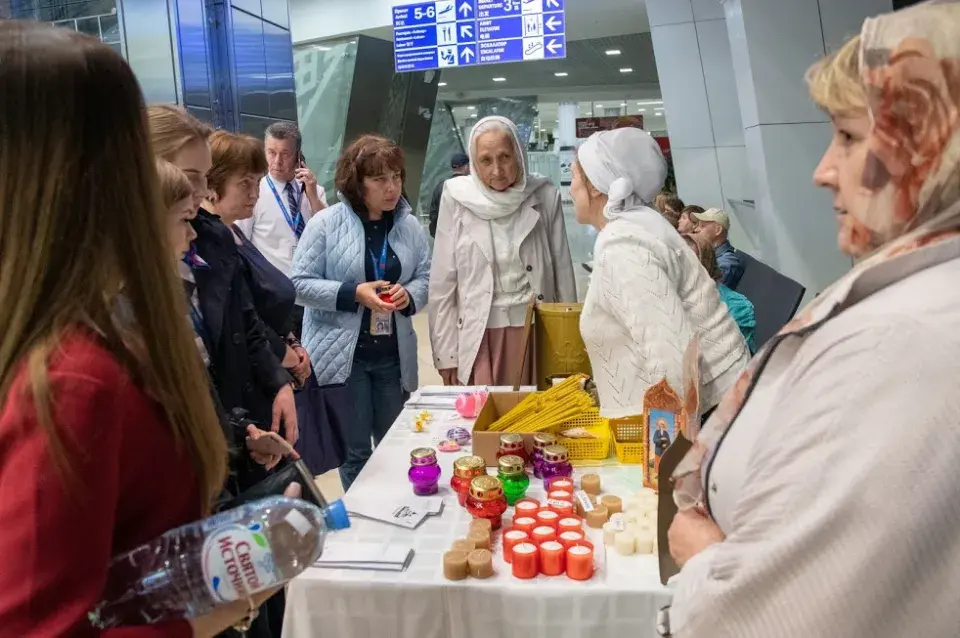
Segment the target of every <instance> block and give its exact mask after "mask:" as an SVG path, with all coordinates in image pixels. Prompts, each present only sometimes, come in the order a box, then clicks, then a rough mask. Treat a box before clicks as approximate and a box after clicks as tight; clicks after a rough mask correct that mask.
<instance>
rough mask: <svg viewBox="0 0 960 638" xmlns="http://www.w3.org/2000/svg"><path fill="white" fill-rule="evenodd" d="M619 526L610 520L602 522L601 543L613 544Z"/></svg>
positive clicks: (618, 531)
mask: <svg viewBox="0 0 960 638" xmlns="http://www.w3.org/2000/svg"><path fill="white" fill-rule="evenodd" d="M620 531H621V530H620V528H619V527H617V526H616V525H614V524H613V523H611V522H609V521H608V522H606V523H604V524H603V544H604V545H613V539H614V538H615V537H616V535H617V534H619V533H620Z"/></svg>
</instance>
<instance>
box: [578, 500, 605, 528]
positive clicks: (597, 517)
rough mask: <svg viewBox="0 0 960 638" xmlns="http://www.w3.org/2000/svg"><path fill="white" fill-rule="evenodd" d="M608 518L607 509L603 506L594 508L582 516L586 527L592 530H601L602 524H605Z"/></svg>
mask: <svg viewBox="0 0 960 638" xmlns="http://www.w3.org/2000/svg"><path fill="white" fill-rule="evenodd" d="M608 518H609V514H608V513H607V507H606V506H605V505H597V506H595V507H594V508H593V509H592V510H591V511H589V512H587V513H586V515H585V516H584V520H586V521H587V525H588V526H590V527H592V528H593V529H600V528H602V527H603V524H604V523H606V522H607V519H608Z"/></svg>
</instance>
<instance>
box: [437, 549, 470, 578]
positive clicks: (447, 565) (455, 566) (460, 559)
mask: <svg viewBox="0 0 960 638" xmlns="http://www.w3.org/2000/svg"><path fill="white" fill-rule="evenodd" d="M467 554H468V552H464V551H451V552H447V553H446V554H444V555H443V577H444V578H446V579H447V580H463V579H464V578H466V577H467V574H468V573H469V567H468V562H467Z"/></svg>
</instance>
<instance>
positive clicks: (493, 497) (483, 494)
mask: <svg viewBox="0 0 960 638" xmlns="http://www.w3.org/2000/svg"><path fill="white" fill-rule="evenodd" d="M466 507H467V511H468V512H469V513H470V515H471V516H473V517H474V518H485V519H487V520H488V521H490V527H491V529H493V530H498V529H500V526H501V525H502V524H503V513H504V512H506V511H507V499H506V497H505V496H504V495H503V486H502V485H500V481H498V480H497V477H495V476H478V477H477V478H475V479H473V480H472V481H470V494H469V495H467V503H466Z"/></svg>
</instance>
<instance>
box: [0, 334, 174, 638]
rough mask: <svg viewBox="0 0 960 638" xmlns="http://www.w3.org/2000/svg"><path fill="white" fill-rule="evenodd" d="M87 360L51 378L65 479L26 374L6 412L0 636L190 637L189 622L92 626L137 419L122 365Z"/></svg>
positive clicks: (0, 468) (1, 444)
mask: <svg viewBox="0 0 960 638" xmlns="http://www.w3.org/2000/svg"><path fill="white" fill-rule="evenodd" d="M85 354H87V353H85ZM83 364H84V365H83V368H82V370H81V371H78V370H71V371H60V372H57V371H56V370H53V371H51V372H50V375H49V378H50V388H51V396H53V397H55V398H56V404H55V406H54V412H53V420H54V422H55V423H56V424H57V430H58V433H59V436H60V439H61V441H63V443H64V445H65V448H66V449H67V451H68V452H67V454H68V458H69V467H68V469H67V470H66V473H65V472H63V471H61V470H60V469H59V468H58V466H57V464H56V463H55V462H54V461H53V459H52V457H51V454H50V448H49V445H48V438H47V435H46V434H45V433H44V431H43V429H42V427H41V426H40V424H39V423H38V420H37V415H36V411H35V409H34V406H33V403H32V399H30V396H31V395H30V393H29V392H25V391H24V389H25V387H26V384H25V382H24V378H25V376H26V375H25V374H21V375H20V376H19V378H18V379H17V380H16V381H15V382H14V384H13V386H12V388H11V390H10V393H9V394H8V396H7V400H6V402H5V403H4V404H3V405H2V407H0V521H3V524H2V525H0V556H2V557H3V558H2V561H3V567H2V568H0V634H2V635H4V636H18V637H31V638H32V637H40V636H44V637H45V636H67V637H70V638H74V637H84V638H85V637H87V636H105V637H106V636H109V637H113V638H140V637H143V638H152V637H153V636H157V637H160V636H173V637H180V636H183V637H184V638H187V637H190V636H192V633H193V632H192V630H191V628H190V625H189V623H187V622H184V621H179V622H172V623H164V624H157V625H153V626H149V627H124V628H118V629H112V630H107V631H97V630H95V629H92V628H91V627H90V625H89V623H88V622H87V612H88V611H89V610H90V609H91V608H92V607H93V606H94V605H95V604H96V603H97V602H98V598H99V595H100V593H101V592H102V591H103V588H104V584H105V582H106V574H107V565H108V562H109V560H110V558H111V552H112V548H113V541H114V523H115V512H116V509H117V500H118V493H119V481H120V479H119V474H120V463H119V460H120V453H121V443H122V438H123V436H124V435H125V434H126V435H127V436H130V430H131V428H130V426H131V423H130V422H129V419H128V418H125V417H124V400H125V399H124V395H125V393H124V392H123V391H121V390H120V389H121V388H122V387H123V386H124V385H129V383H130V381H129V379H128V378H127V377H126V375H125V374H124V373H123V372H122V370H121V368H120V366H119V365H118V364H117V363H116V362H115V361H114V360H113V359H112V358H110V357H109V355H106V353H104V352H103V351H100V356H99V357H96V356H94V357H92V358H88V359H87V360H85V361H84V362H83ZM133 425H135V424H133ZM124 428H126V429H127V432H124V431H123V430H124ZM134 436H135V434H134Z"/></svg>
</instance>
